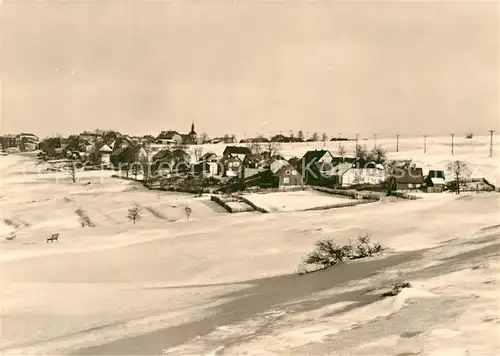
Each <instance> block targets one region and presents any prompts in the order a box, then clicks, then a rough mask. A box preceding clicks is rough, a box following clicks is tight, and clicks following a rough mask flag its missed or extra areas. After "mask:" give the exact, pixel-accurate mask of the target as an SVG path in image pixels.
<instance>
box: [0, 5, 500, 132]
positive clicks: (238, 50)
mask: <svg viewBox="0 0 500 356" xmlns="http://www.w3.org/2000/svg"><path fill="white" fill-rule="evenodd" d="M0 13H1V16H2V18H1V20H0V21H1V25H2V30H3V34H2V46H1V53H0V54H1V58H2V65H3V76H2V81H3V83H2V84H3V90H2V126H1V132H3V133H17V132H20V131H24V132H26V131H31V132H35V133H37V134H38V135H40V136H41V137H44V136H47V135H51V134H54V133H56V132H59V133H61V134H70V133H74V132H81V131H82V130H86V129H91V130H92V129H97V128H99V129H118V130H120V131H122V132H127V133H131V134H146V133H151V134H155V135H156V134H157V133H159V131H161V130H168V129H174V130H177V131H179V132H181V133H184V132H187V131H189V128H190V125H191V122H192V121H194V122H195V124H196V130H197V131H198V133H201V132H207V133H208V134H209V135H210V136H211V137H214V136H221V135H223V134H224V133H226V132H227V133H235V134H236V135H237V136H238V137H242V136H243V135H244V134H245V133H246V135H247V136H254V135H256V134H257V133H262V134H263V135H266V136H268V135H269V133H270V132H272V133H279V132H280V131H282V132H283V133H288V132H289V130H294V131H297V130H299V129H302V130H303V131H304V132H315V131H317V132H320V133H321V132H327V133H328V134H329V135H330V136H337V135H338V134H339V133H342V135H343V136H353V135H355V133H356V132H359V133H361V134H362V135H365V136H370V135H372V134H373V133H377V134H378V135H379V137H382V136H384V135H393V134H396V133H399V134H402V135H420V134H427V135H434V134H449V133H451V132H455V133H460V132H468V131H472V132H474V133H476V134H480V133H484V134H487V133H488V132H487V130H488V129H491V128H493V129H498V127H499V105H498V103H499V80H498V78H499V67H498V66H499V64H498V41H499V40H498V31H499V27H498V14H499V13H498V8H497V5H496V4H494V3H493V2H492V3H489V4H488V3H457V2H448V3H438V2H435V1H434V2H432V3H431V2H426V3H415V2H405V1H403V2H389V3H383V2H377V3H375V2H374V3H370V2H358V3H349V2H339V3H333V2H328V1H322V2H313V3H311V2H307V1H305V2H300V1H274V2H270V1H265V0H264V1H260V2H259V3H250V2H248V1H245V2H243V1H238V0H234V1H232V2H229V1H213V0H212V1H208V0H207V1H189V2H184V3H183V2H179V1H166V2H156V3H155V2H148V3H139V2H131V3H127V2H126V1H121V2H118V3H116V2H115V3H113V2H101V3H89V2H86V3H76V4H75V3H74V4H68V3H54V2H51V3H49V2H46V3H44V2H41V3H34V2H30V1H29V0H27V1H24V2H16V1H15V0H11V1H8V0H6V1H4V2H3V5H1V6H0Z"/></svg>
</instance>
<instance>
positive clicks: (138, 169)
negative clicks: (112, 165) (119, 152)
mask: <svg viewBox="0 0 500 356" xmlns="http://www.w3.org/2000/svg"><path fill="white" fill-rule="evenodd" d="M130 169H131V170H132V174H133V175H134V179H135V180H137V176H138V175H139V173H141V172H142V171H143V168H142V164H141V163H139V162H134V163H132V165H131V168H130Z"/></svg>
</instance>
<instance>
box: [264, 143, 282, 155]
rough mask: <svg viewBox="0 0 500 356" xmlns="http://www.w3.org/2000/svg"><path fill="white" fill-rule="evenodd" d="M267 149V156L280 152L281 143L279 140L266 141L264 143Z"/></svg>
mask: <svg viewBox="0 0 500 356" xmlns="http://www.w3.org/2000/svg"><path fill="white" fill-rule="evenodd" d="M266 148H267V151H268V152H269V157H273V156H276V155H278V154H280V151H281V145H280V144H279V142H271V141H270V142H268V143H267V144H266Z"/></svg>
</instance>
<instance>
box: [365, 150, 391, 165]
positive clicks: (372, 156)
mask: <svg viewBox="0 0 500 356" xmlns="http://www.w3.org/2000/svg"><path fill="white" fill-rule="evenodd" d="M368 160H369V161H373V162H375V163H380V164H384V163H385V161H386V160H387V151H386V150H385V149H383V148H382V147H381V146H377V147H375V148H374V149H372V150H371V152H370V153H369V154H368Z"/></svg>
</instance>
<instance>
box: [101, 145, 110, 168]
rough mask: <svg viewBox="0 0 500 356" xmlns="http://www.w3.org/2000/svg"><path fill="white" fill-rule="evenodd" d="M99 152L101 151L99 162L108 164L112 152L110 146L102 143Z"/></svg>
mask: <svg viewBox="0 0 500 356" xmlns="http://www.w3.org/2000/svg"><path fill="white" fill-rule="evenodd" d="M99 152H100V153H101V164H102V165H104V166H107V165H110V164H111V160H110V158H111V153H112V152H113V150H112V149H111V147H109V146H108V145H104V146H102V147H101V149H100V150H99Z"/></svg>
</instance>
